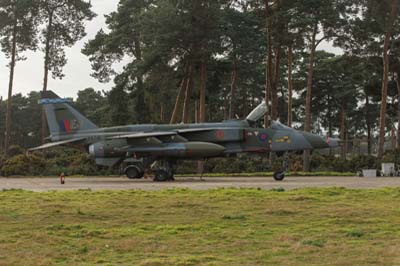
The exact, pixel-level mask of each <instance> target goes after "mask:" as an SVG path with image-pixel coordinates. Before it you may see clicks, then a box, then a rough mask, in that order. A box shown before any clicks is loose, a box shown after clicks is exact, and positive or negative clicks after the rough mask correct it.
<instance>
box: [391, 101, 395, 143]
mask: <svg viewBox="0 0 400 266" xmlns="http://www.w3.org/2000/svg"><path fill="white" fill-rule="evenodd" d="M395 109H396V108H395V98H394V97H393V98H392V111H393V112H392V114H393V115H391V117H390V121H391V122H390V124H391V132H390V141H391V143H390V144H391V145H390V147H391V148H392V149H393V150H394V149H395V148H396V127H395V126H394V123H395V121H396V119H395V115H394V114H395V112H396V110H395Z"/></svg>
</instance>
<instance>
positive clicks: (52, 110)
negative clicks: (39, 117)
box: [39, 91, 97, 136]
mask: <svg viewBox="0 0 400 266" xmlns="http://www.w3.org/2000/svg"><path fill="white" fill-rule="evenodd" d="M70 102H71V101H70V100H68V99H61V98H60V97H58V96H57V95H56V94H55V93H54V92H52V91H46V92H44V93H42V99H41V100H39V104H41V105H43V106H44V110H45V114H46V119H47V125H48V127H49V130H50V135H51V136H55V135H63V134H74V133H78V132H79V131H81V130H90V129H96V128H97V126H96V125H95V124H93V123H92V122H91V121H90V120H89V119H87V118H86V117H84V116H83V115H82V114H80V113H79V112H78V111H77V110H75V109H74V108H73V107H72V106H71V105H70V104H69V103H70Z"/></svg>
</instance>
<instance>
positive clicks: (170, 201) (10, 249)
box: [0, 188, 400, 266]
mask: <svg viewBox="0 0 400 266" xmlns="http://www.w3.org/2000/svg"><path fill="white" fill-rule="evenodd" d="M399 199H400V189H380V190H347V189H341V188H332V189H304V190H294V191H285V190H283V189H281V190H274V191H263V190H257V189H237V190H236V189H217V190H210V191H191V190H165V191H158V192H146V191H102V192H92V191H89V190H82V191H76V192H46V193H34V192H27V191H20V190H11V191H3V192H0V202H1V204H0V265H141V266H158V265H160V266H161V265H162V266H164V265H186V266H190V265H196V266H197V265H230V266H231V265H255V266H257V265H285V266H286V265H293V266H297V265H341V266H342V265H359V266H363V265H400V255H399V254H400V245H399V243H400V241H399V240H400V228H399V226H398V225H399V224H400V201H399Z"/></svg>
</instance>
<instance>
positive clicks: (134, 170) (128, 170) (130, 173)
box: [124, 161, 174, 182]
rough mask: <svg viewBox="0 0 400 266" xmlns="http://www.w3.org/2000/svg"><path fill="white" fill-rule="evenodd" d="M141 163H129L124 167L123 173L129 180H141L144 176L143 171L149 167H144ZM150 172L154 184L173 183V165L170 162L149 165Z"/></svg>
mask: <svg viewBox="0 0 400 266" xmlns="http://www.w3.org/2000/svg"><path fill="white" fill-rule="evenodd" d="M144 165H145V164H144V163H143V162H139V161H135V162H130V163H129V165H128V166H126V167H125V170H124V173H125V174H126V176H127V177H128V178H129V179H141V178H143V177H144V175H145V169H146V168H149V167H150V166H149V165H148V164H146V165H147V166H144ZM150 168H151V170H152V171H153V173H154V179H153V180H154V181H155V182H165V181H174V164H173V163H172V162H170V161H156V162H154V163H153V164H152V165H151V167H150Z"/></svg>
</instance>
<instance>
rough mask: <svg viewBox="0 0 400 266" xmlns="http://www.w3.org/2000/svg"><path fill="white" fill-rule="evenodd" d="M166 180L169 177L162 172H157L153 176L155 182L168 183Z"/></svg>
mask: <svg viewBox="0 0 400 266" xmlns="http://www.w3.org/2000/svg"><path fill="white" fill-rule="evenodd" d="M168 179H169V175H168V173H167V172H166V171H164V170H159V171H157V172H156V173H155V175H154V181H155V182H165V181H168Z"/></svg>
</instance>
